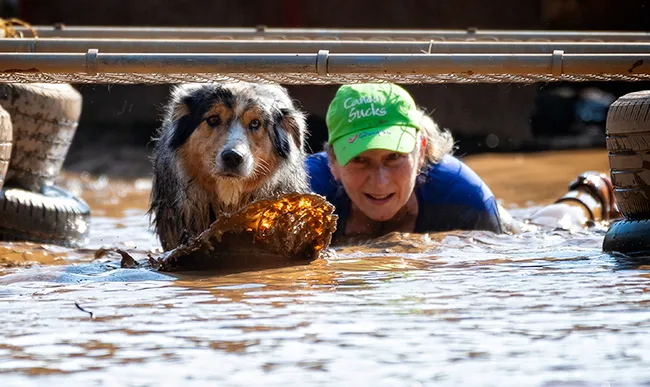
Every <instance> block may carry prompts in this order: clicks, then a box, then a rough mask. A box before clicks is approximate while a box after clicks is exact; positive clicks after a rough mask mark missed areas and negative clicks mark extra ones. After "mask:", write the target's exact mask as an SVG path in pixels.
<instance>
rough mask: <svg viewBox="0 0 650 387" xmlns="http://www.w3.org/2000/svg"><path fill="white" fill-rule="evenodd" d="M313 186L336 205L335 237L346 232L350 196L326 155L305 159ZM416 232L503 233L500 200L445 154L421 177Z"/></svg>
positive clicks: (470, 172) (418, 183)
mask: <svg viewBox="0 0 650 387" xmlns="http://www.w3.org/2000/svg"><path fill="white" fill-rule="evenodd" d="M306 166H307V172H308V174H309V183H310V185H311V189H312V190H313V191H314V192H315V193H317V194H320V195H323V196H325V197H326V198H327V200H328V201H329V202H330V203H332V204H333V205H334V206H336V210H335V213H336V214H337V215H338V217H339V219H338V224H337V229H336V233H335V234H334V237H335V238H336V237H340V236H342V235H343V234H344V233H345V225H346V221H347V219H348V216H349V215H350V198H349V197H348V195H347V194H346V193H345V189H344V188H343V186H342V184H341V183H338V182H337V181H336V180H334V176H332V172H331V171H330V168H329V165H328V160H327V154H326V153H325V152H320V153H316V154H312V155H309V156H308V157H307V161H306ZM415 194H416V196H417V200H418V216H417V219H416V221H415V230H414V232H416V233H426V232H440V231H451V230H488V231H494V232H497V233H501V232H503V230H502V228H501V222H500V221H499V210H498V206H497V202H496V200H495V198H494V195H493V194H492V191H490V188H488V186H487V185H486V184H485V183H484V182H483V180H481V178H480V177H479V176H478V175H477V174H476V173H475V172H474V171H473V170H472V169H471V168H470V167H468V166H467V165H465V164H464V163H463V162H462V161H460V160H458V159H457V158H455V157H453V156H445V157H444V158H443V159H442V160H441V161H440V162H439V163H437V164H433V165H431V166H430V167H429V168H428V169H427V170H426V171H424V172H423V173H421V174H420V175H419V176H418V179H417V182H416V185H415Z"/></svg>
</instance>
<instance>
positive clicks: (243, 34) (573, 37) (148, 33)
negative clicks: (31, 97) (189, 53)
mask: <svg viewBox="0 0 650 387" xmlns="http://www.w3.org/2000/svg"><path fill="white" fill-rule="evenodd" d="M34 28H35V30H36V32H37V33H38V36H39V37H42V38H45V37H60V38H64V37H65V38H75V37H76V38H79V37H83V38H157V39H163V38H164V39H170V38H180V39H217V38H221V39H224V38H240V39H287V38H289V39H295V38H302V39H322V38H334V39H364V40H366V39H411V40H413V39H418V40H429V39H439V40H446V39H452V40H458V39H460V40H504V41H513V40H547V41H558V40H564V41H567V40H568V41H650V32H645V31H635V32H617V31H541V30H528V31H526V30H480V29H476V28H468V29H467V30H424V29H422V30H418V29H410V30H409V29H322V28H267V27H265V26H258V27H254V28H210V27H205V28H202V27H199V28H191V27H127V26H124V27H122V26H66V25H62V24H59V25H54V26H42V25H41V26H34ZM16 30H17V31H20V32H22V33H23V34H24V36H31V32H30V31H29V30H28V29H26V28H24V27H16Z"/></svg>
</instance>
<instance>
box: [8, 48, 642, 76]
mask: <svg viewBox="0 0 650 387" xmlns="http://www.w3.org/2000/svg"><path fill="white" fill-rule="evenodd" d="M0 73H69V74H70V73H86V74H102V73H159V74H198V73H210V74H228V73H238V74H242V73H244V74H264V73H275V74H289V73H299V74H305V75H310V74H311V75H319V76H323V75H326V74H375V75H390V74H429V75H431V74H459V75H473V74H514V75H517V74H552V75H554V76H555V75H563V74H564V75H581V74H623V75H631V76H633V75H638V74H646V75H647V74H650V54H564V53H563V52H561V51H556V52H554V53H552V54H328V53H327V52H321V53H320V54H124V53H121V54H114V53H113V54H104V53H101V52H99V53H98V52H97V51H96V50H89V52H88V53H86V54H81V53H78V54H75V53H67V54H59V53H0Z"/></svg>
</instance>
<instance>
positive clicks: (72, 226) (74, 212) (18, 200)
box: [0, 186, 90, 247]
mask: <svg viewBox="0 0 650 387" xmlns="http://www.w3.org/2000/svg"><path fill="white" fill-rule="evenodd" d="M89 222H90V209H89V208H88V205H87V204H86V202H84V201H83V200H82V199H80V198H78V197H76V196H74V195H72V194H71V193H69V192H67V191H65V190H63V189H61V188H59V187H56V186H43V187H42V189H41V192H40V193H36V192H30V191H25V190H23V189H19V188H10V187H7V186H5V187H4V188H3V189H1V190H0V240H5V241H7V240H11V241H31V242H41V243H51V244H57V245H63V246H71V247H77V246H82V245H84V244H86V243H87V242H88V231H89Z"/></svg>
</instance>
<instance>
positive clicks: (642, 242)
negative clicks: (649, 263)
mask: <svg viewBox="0 0 650 387" xmlns="http://www.w3.org/2000/svg"><path fill="white" fill-rule="evenodd" d="M603 251H604V252H606V253H619V254H625V255H629V256H632V257H650V219H643V220H630V219H624V220H619V221H617V222H614V223H612V224H611V225H610V227H609V230H607V234H605V239H604V240H603Z"/></svg>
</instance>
